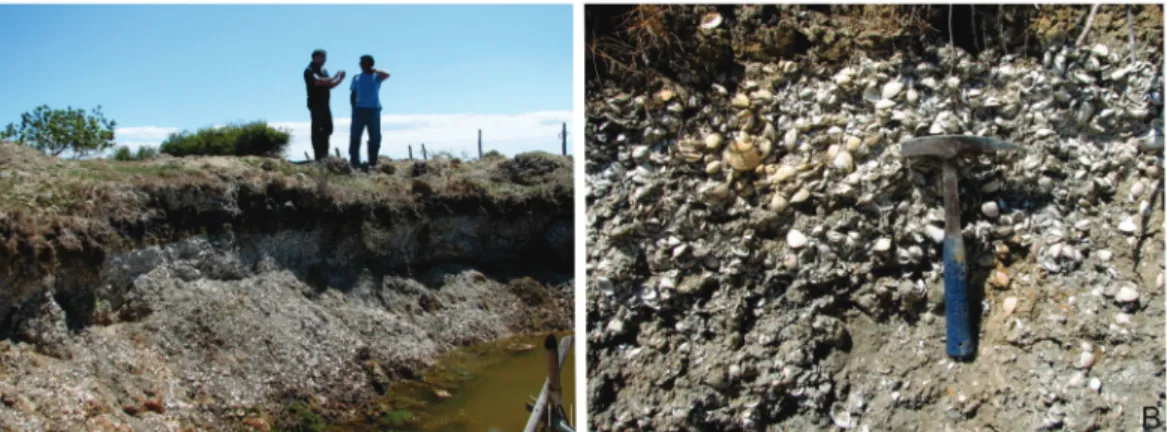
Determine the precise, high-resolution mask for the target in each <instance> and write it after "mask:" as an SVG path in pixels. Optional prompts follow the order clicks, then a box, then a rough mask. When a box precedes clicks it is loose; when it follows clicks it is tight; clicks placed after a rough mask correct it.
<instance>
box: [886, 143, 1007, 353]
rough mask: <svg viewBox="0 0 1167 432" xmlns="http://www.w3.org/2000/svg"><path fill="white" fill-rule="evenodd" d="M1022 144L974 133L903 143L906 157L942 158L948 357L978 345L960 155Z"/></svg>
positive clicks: (903, 152)
mask: <svg viewBox="0 0 1167 432" xmlns="http://www.w3.org/2000/svg"><path fill="white" fill-rule="evenodd" d="M1020 149H1021V147H1018V146H1016V145H1013V144H1010V143H1007V142H1005V141H1001V140H996V139H993V138H985V137H979V136H972V135H937V136H927V137H920V138H915V139H911V140H908V141H906V142H904V143H902V144H900V155H901V156H903V157H919V156H934V157H938V158H940V162H941V167H942V169H943V174H942V178H941V193H942V194H943V195H944V311H945V315H946V321H947V323H946V325H947V327H948V328H947V338H946V340H945V348H946V350H947V351H948V356H949V357H952V358H954V359H958V360H965V359H969V358H971V357H972V355H973V353H974V352H976V347H975V344H974V342H973V337H972V321H971V320H972V317H971V316H970V315H969V309H970V308H969V306H970V305H969V298H968V285H966V283H965V274H966V273H965V267H966V263H967V260H966V259H965V256H964V237H963V236H962V235H961V225H960V200H959V198H960V197H959V196H958V189H957V187H956V177H957V171H956V157H957V156H960V155H975V154H982V153H989V152H996V151H1002V150H1020Z"/></svg>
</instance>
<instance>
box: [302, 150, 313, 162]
mask: <svg viewBox="0 0 1167 432" xmlns="http://www.w3.org/2000/svg"><path fill="white" fill-rule="evenodd" d="M304 160H305V161H308V162H311V161H312V156H308V152H304Z"/></svg>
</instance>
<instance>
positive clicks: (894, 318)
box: [587, 18, 1164, 430]
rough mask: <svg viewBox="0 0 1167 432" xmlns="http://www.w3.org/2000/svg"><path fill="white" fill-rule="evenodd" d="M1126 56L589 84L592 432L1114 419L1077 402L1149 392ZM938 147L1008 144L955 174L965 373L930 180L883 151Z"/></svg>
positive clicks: (938, 61) (1154, 342) (1152, 87)
mask: <svg viewBox="0 0 1167 432" xmlns="http://www.w3.org/2000/svg"><path fill="white" fill-rule="evenodd" d="M714 21H716V22H717V23H718V24H720V23H721V21H720V19H716V20H715V19H713V18H709V21H708V22H709V23H710V24H709V25H711V26H716V25H718V24H712V23H713V22H714ZM1160 49H1161V48H1160ZM1125 52H1126V50H1125V48H1124V49H1123V50H1121V52H1120V50H1119V49H1117V48H1112V47H1107V46H1105V45H1096V46H1085V47H1076V48H1075V47H1070V46H1057V47H1051V48H1049V49H1048V50H1047V51H1046V52H1045V53H1044V54H1043V55H1041V56H1037V57H1022V56H1015V55H1001V54H1000V53H997V52H995V51H994V50H992V49H989V50H985V51H982V52H981V53H979V55H977V56H976V57H974V56H971V55H969V54H968V53H966V52H965V51H963V50H961V49H959V48H957V49H952V48H950V47H948V46H934V47H932V48H929V49H928V50H927V52H926V53H924V55H911V56H909V55H908V54H904V53H895V54H893V55H891V56H889V57H885V58H870V57H867V56H865V55H860V56H859V58H858V60H857V61H856V62H854V63H853V64H851V65H850V66H847V67H842V68H823V67H818V66H815V65H814V64H813V63H812V62H810V61H807V60H799V61H791V60H782V61H778V62H775V63H767V64H758V63H748V64H746V68H745V73H744V76H742V77H741V78H740V79H735V78H732V77H725V79H723V80H721V81H720V82H718V83H716V84H714V85H712V86H711V88H708V89H693V88H688V87H685V86H682V85H679V84H674V83H670V82H665V83H663V84H661V88H660V89H659V90H657V91H655V92H654V93H646V94H644V95H634V94H626V93H621V92H620V91H617V90H614V89H606V90H604V91H603V92H597V93H594V94H590V95H589V99H590V102H589V112H588V116H589V122H588V125H587V128H588V129H587V131H588V134H589V135H588V137H587V138H588V142H587V145H588V161H587V166H588V177H587V187H588V190H587V194H588V195H587V196H588V203H589V208H588V225H589V228H588V237H589V239H588V240H589V241H588V271H589V282H588V320H589V322H588V325H589V333H588V343H589V357H591V359H592V360H594V361H589V379H590V380H591V381H590V382H589V387H590V388H589V392H590V393H589V398H590V400H592V401H593V402H590V406H589V408H590V409H591V410H592V411H593V412H595V413H598V414H597V415H596V416H594V417H595V418H594V419H593V420H592V421H593V426H592V428H593V430H627V429H639V428H647V429H652V430H687V429H691V428H712V429H709V430H755V429H756V428H759V427H760V426H759V425H766V424H769V422H773V421H776V419H785V421H788V422H792V423H789V424H793V425H795V427H794V429H801V428H802V426H798V425H803V426H804V427H806V428H825V427H828V425H835V426H838V427H840V428H852V427H854V428H860V427H870V428H872V430H888V425H894V424H898V423H897V422H904V423H906V424H923V421H922V420H921V421H918V422H916V423H912V420H913V419H915V420H920V419H924V418H944V419H946V420H945V421H946V422H951V423H952V425H956V424H958V422H959V421H961V420H960V419H965V418H971V417H975V413H976V411H977V407H979V406H981V405H982V404H995V405H994V406H996V407H997V408H996V410H997V411H999V412H1009V413H1010V414H1009V415H1005V414H1001V415H1002V416H1005V417H1008V416H1013V417H1011V418H1012V419H1015V420H1016V421H1019V423H1014V424H1010V423H1007V422H1005V423H1000V424H999V425H998V426H997V428H998V429H999V428H1000V427H1006V428H1011V427H1012V426H1016V427H1020V428H1027V429H1026V430H1029V429H1034V428H1039V427H1049V426H1050V425H1051V424H1057V425H1065V426H1069V427H1072V428H1073V429H1074V430H1077V429H1081V428H1088V425H1090V424H1092V423H1091V422H1096V425H1097V426H1099V427H1102V428H1104V429H1105V428H1117V429H1123V428H1129V427H1135V426H1130V425H1133V424H1134V423H1130V422H1133V421H1134V420H1132V419H1134V417H1131V418H1130V419H1118V420H1099V417H1097V416H1094V415H1092V414H1090V409H1091V408H1090V407H1094V406H1098V405H1099V404H1101V405H1106V406H1110V407H1111V409H1116V408H1114V407H1115V406H1117V405H1119V404H1120V402H1119V401H1120V400H1122V398H1123V397H1125V396H1123V395H1124V394H1126V395H1146V398H1147V399H1146V400H1145V402H1138V403H1136V402H1133V400H1134V399H1137V397H1134V396H1132V399H1131V400H1132V402H1129V403H1127V404H1126V405H1124V408H1123V409H1125V410H1127V412H1133V411H1132V410H1138V409H1139V407H1138V406H1139V404H1140V403H1141V404H1143V405H1146V404H1150V403H1152V402H1153V401H1154V400H1156V399H1155V397H1156V396H1155V395H1156V394H1158V393H1159V392H1162V391H1163V383H1162V379H1161V375H1155V373H1156V371H1158V373H1161V372H1162V363H1163V357H1162V346H1163V339H1164V335H1163V297H1162V290H1163V285H1162V284H1163V282H1162V262H1163V237H1162V230H1161V229H1160V228H1159V226H1161V225H1162V221H1163V219H1162V218H1163V211H1162V208H1163V188H1162V185H1163V159H1162V134H1161V130H1162V122H1163V121H1162V118H1161V113H1162V84H1161V81H1160V80H1158V79H1156V77H1157V76H1159V75H1161V74H1162V70H1161V69H1160V68H1159V67H1158V66H1157V64H1155V63H1153V62H1149V61H1137V62H1135V63H1131V62H1130V61H1129V57H1127V56H1126V54H1125ZM928 58H931V59H935V60H934V61H928V60H925V59H928ZM1159 58H1160V59H1161V53H1160V55H1159ZM662 95H665V96H668V97H662ZM938 134H971V135H981V136H989V137H994V138H999V139H1003V140H1006V141H1010V142H1013V143H1015V144H1018V145H1020V146H1022V147H1024V148H1025V151H1024V152H1017V153H999V154H991V155H983V156H977V157H969V158H965V159H962V160H960V162H959V167H960V168H959V169H960V173H961V175H960V188H961V193H960V198H961V200H962V202H961V204H962V207H963V212H962V215H961V216H962V220H963V221H964V224H963V230H964V236H965V242H966V245H967V248H968V256H969V257H970V260H971V261H970V268H971V270H970V273H971V275H972V276H971V278H972V279H971V280H970V286H972V287H973V288H974V290H979V289H982V287H983V289H984V290H985V291H986V293H985V295H984V300H983V302H982V312H983V313H982V322H983V323H984V324H983V326H982V327H983V328H982V331H981V332H980V334H981V347H982V348H981V350H980V353H979V359H978V360H977V363H974V364H972V365H963V364H955V363H951V362H950V361H948V360H947V359H946V357H945V356H944V350H943V344H944V340H943V335H944V333H943V332H944V318H943V316H942V311H943V278H942V275H943V266H942V263H941V259H940V254H941V250H940V247H939V243H940V242H941V241H942V239H943V228H944V209H943V206H942V201H941V198H940V194H939V171H940V170H939V169H937V168H938V165H936V164H935V163H933V162H932V161H928V160H916V159H913V160H907V159H904V158H902V157H901V156H900V155H899V148H898V143H900V142H903V141H905V140H907V139H910V138H912V137H918V136H925V135H938ZM1152 221H1153V223H1152ZM1154 224H1158V225H1159V226H1156V225H1154ZM1147 314H1149V315H1147ZM1050 341H1053V342H1050ZM1079 341H1083V342H1085V341H1089V342H1090V343H1092V344H1093V345H1092V348H1091V349H1092V351H1091V364H1092V368H1091V367H1090V366H1089V365H1088V366H1086V367H1085V368H1084V367H1082V364H1081V363H1082V361H1080V359H1081V358H1083V357H1082V356H1083V354H1082V351H1081V350H1080V349H1079V347H1078V346H1077V345H1078V342H1079ZM1135 341H1142V342H1145V343H1146V344H1147V345H1148V346H1151V347H1153V348H1154V349H1150V350H1142V349H1141V348H1133V347H1131V346H1129V344H1132V343H1133V342H1135ZM1101 350H1111V351H1112V352H1110V353H1108V354H1105V355H1102V356H1101V357H1100V358H1103V359H1106V358H1109V359H1110V360H1109V363H1107V361H1106V360H1099V361H1098V362H1097V363H1094V360H1093V358H1094V357H1093V355H1094V354H1093V352H1095V351H1101ZM1155 350H1158V351H1155ZM1139 353H1143V354H1146V353H1152V354H1146V355H1145V356H1144V357H1139V355H1140V354H1139ZM1154 353H1157V354H1154ZM1108 356H1109V357H1108ZM1147 356H1150V357H1149V358H1148V357H1147ZM1151 359H1157V361H1158V363H1155V364H1157V366H1155V365H1154V364H1150V363H1148V362H1151V363H1153V362H1152V360H1151ZM1124 361H1125V362H1129V364H1127V363H1122V362H1124ZM1139 363H1142V364H1139ZM860 364H862V365H860ZM954 368H955V371H956V372H951V371H950V370H953V369H954ZM1030 368H1033V371H1032V372H1031V371H1030ZM1124 368H1125V369H1124ZM987 370H993V371H997V370H1006V372H992V373H990V372H987ZM1118 371H1123V372H1122V373H1121V374H1120V373H1119V372H1118ZM980 375H984V376H982V377H980V384H979V385H980V387H968V390H962V392H967V393H961V394H947V393H944V389H945V388H946V387H947V386H951V385H954V384H953V383H954V382H957V381H961V382H963V384H960V385H962V386H965V385H970V384H969V383H970V382H972V381H976V379H977V378H976V377H977V376H980ZM945 376H947V377H948V378H944V377H945ZM989 376H993V377H994V378H992V379H990V378H988V377H989ZM1156 376H1157V378H1156ZM1002 377H1007V378H1004V381H1006V382H1009V381H1010V379H1015V380H1016V382H1025V383H1026V385H1024V386H1023V387H1025V389H1017V388H1013V387H1010V388H1009V389H1008V390H1004V389H1005V387H1006V386H1005V385H1003V384H999V383H997V382H992V381H994V380H997V381H1000V380H1002ZM1094 379H1097V380H1100V381H1099V382H1100V383H1105V386H1101V387H1100V388H1101V391H1100V392H1099V391H1089V392H1087V391H1085V390H1086V385H1087V384H1086V383H1087V382H1093V381H1091V380H1094ZM1151 381H1154V382H1156V383H1158V384H1155V385H1149V384H1148V382H1151ZM1075 383H1077V384H1075ZM1074 385H1077V386H1079V387H1081V389H1069V390H1068V389H1067V388H1068V387H1067V386H1070V387H1072V386H1074ZM1099 385H1101V384H1099ZM1002 392H1004V393H1002ZM1002 394H1004V395H1006V396H1001V395H1002ZM1140 397H1142V396H1140ZM1139 400H1140V401H1143V399H1139ZM897 416H899V417H897ZM929 416H930V417H929ZM1119 417H1122V416H1119ZM1127 417H1130V416H1129V415H1127ZM799 422H806V423H805V424H803V423H799ZM986 422H987V423H988V424H997V423H992V422H991V421H986ZM1107 422H1110V423H1107ZM1124 422H1126V423H1124ZM929 424H932V423H929ZM937 427H940V426H937ZM953 427H958V428H959V427H963V426H953ZM767 430H770V429H767Z"/></svg>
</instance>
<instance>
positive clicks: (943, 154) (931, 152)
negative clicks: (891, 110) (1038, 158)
mask: <svg viewBox="0 0 1167 432" xmlns="http://www.w3.org/2000/svg"><path fill="white" fill-rule="evenodd" d="M1003 150H1022V147H1019V146H1017V145H1014V144H1011V143H1008V142H1005V141H1001V140H998V139H993V138H986V137H980V136H975V135H933V136H926V137H920V138H914V139H911V140H908V141H906V142H904V143H902V144H900V155H902V156H904V157H917V156H935V157H939V158H942V159H952V158H954V157H956V156H959V155H962V154H981V153H989V152H996V151H1003Z"/></svg>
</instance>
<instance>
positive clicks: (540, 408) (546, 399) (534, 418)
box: [523, 335, 571, 432]
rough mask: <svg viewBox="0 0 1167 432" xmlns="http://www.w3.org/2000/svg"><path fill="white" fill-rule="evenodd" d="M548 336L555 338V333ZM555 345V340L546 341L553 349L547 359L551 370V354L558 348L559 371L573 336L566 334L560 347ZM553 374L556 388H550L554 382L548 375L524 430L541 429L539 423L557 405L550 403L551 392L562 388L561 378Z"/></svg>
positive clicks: (556, 367)
mask: <svg viewBox="0 0 1167 432" xmlns="http://www.w3.org/2000/svg"><path fill="white" fill-rule="evenodd" d="M548 338H549V339H550V340H554V338H555V335H550V336H549V337H548ZM555 345H556V344H555V343H554V342H551V343H548V341H545V342H544V347H548V346H551V347H552V349H551V350H548V354H549V355H548V361H547V369H548V372H550V371H551V369H552V367H551V364H552V357H551V355H553V351H552V350H554V349H555V348H558V351H559V355H558V357H559V358H558V362H556V364H555V370H556V371H558V370H559V368H561V367H563V361H564V360H566V359H567V350H569V349H571V336H564V337H563V340H561V341H559V343H558V344H557V345H558V347H556V346H555ZM552 376H555V377H556V383H555V384H554V385H555V389H554V390H551V389H550V388H551V386H552V385H553V384H552V382H551V376H548V377H547V381H546V382H544V383H543V390H542V391H541V392H539V398H538V399H536V400H535V406H534V407H532V409H531V416H530V417H528V418H527V426H526V427H525V428H523V431H524V432H536V431H537V430H538V429H539V424H540V423H542V422H543V419H544V418H546V417H547V414H548V412H550V411H551V410H552V409H554V408H555V406H552V405H551V404H550V402H552V401H551V393H552V391H554V392H555V393H558V392H559V391H560V389H559V387H558V384H559V383H558V381H559V378H558V374H554V375H552ZM555 399H556V401H555V402H558V401H559V398H558V397H556V398H555ZM556 426H557V428H560V429H561V426H559V425H556Z"/></svg>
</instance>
